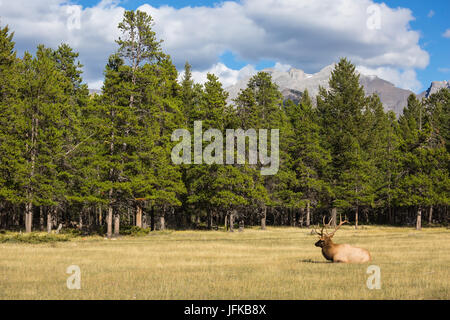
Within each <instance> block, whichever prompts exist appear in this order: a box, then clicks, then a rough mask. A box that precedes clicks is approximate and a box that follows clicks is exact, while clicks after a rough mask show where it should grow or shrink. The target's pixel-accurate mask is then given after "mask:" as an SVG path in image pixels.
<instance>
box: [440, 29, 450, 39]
mask: <svg viewBox="0 0 450 320" xmlns="http://www.w3.org/2000/svg"><path fill="white" fill-rule="evenodd" d="M442 36H443V37H444V38H450V29H447V30H445V32H444V33H443V34H442Z"/></svg>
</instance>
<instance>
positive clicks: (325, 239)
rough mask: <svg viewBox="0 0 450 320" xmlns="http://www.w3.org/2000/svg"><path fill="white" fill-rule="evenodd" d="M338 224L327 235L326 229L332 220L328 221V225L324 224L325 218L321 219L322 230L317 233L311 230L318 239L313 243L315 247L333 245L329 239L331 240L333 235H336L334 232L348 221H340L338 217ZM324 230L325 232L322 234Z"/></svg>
mask: <svg viewBox="0 0 450 320" xmlns="http://www.w3.org/2000/svg"><path fill="white" fill-rule="evenodd" d="M340 220H341V221H340V223H339V225H338V226H336V228H334V230H333V232H331V233H328V228H329V227H330V224H331V222H332V221H333V218H331V219H330V221H328V223H327V224H326V223H325V217H323V223H322V229H321V230H320V232H319V231H317V230H316V229H313V230H314V232H315V233H316V234H317V235H318V236H319V237H320V239H319V241H317V242H316V243H315V246H316V247H321V248H323V247H325V246H327V245H330V244H331V243H333V242H332V241H331V238H333V236H334V234H335V233H336V231H337V230H338V229H339V228H340V227H341V226H342V225H343V224H344V223H347V222H348V221H347V220H345V221H342V216H341V217H340ZM324 229H325V232H324Z"/></svg>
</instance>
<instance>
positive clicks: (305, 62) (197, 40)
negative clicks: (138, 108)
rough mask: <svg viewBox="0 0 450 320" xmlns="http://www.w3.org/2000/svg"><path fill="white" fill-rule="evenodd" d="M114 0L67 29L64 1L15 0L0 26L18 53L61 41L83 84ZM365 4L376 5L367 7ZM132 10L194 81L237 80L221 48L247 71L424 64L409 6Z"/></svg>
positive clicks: (303, 0)
mask: <svg viewBox="0 0 450 320" xmlns="http://www.w3.org/2000/svg"><path fill="white" fill-rule="evenodd" d="M168 3H170V2H169V1H168ZM119 4H120V2H119V1H114V0H103V1H102V2H101V3H99V4H98V5H96V6H94V7H91V8H84V9H83V10H82V11H81V16H80V25H79V28H68V27H67V26H68V25H67V21H68V19H69V15H68V11H67V8H68V7H69V6H70V5H69V4H67V1H66V0H46V1H29V0H15V1H11V2H9V3H8V6H5V5H4V6H2V9H1V16H2V20H1V23H2V24H5V23H6V24H9V25H10V27H11V28H12V29H13V30H14V31H15V41H16V43H17V47H18V48H19V52H20V53H22V52H23V51H24V50H25V49H27V50H32V51H34V48H35V47H36V45H37V44H38V43H44V44H45V45H48V46H52V47H56V46H57V45H58V44H59V43H61V42H63V41H64V42H67V43H69V44H70V45H71V46H72V47H74V49H75V50H77V51H79V52H80V59H81V62H82V63H83V64H85V66H86V67H85V70H86V73H85V79H86V81H88V82H89V83H90V84H91V83H92V85H98V81H101V79H102V70H103V69H104V66H105V64H106V61H107V58H108V55H109V54H111V53H113V52H114V51H115V50H116V48H117V46H116V44H115V43H114V40H115V39H117V38H118V31H117V24H118V23H119V21H120V20H121V18H122V15H123V12H124V9H123V8H122V7H120V5H119ZM369 7H371V8H376V9H377V10H371V11H368V10H367V8H369ZM24 8H26V10H24ZM139 9H140V10H143V11H146V12H148V13H150V14H151V15H152V16H153V18H154V20H155V23H156V24H155V31H156V32H157V36H158V37H159V38H162V39H163V40H164V43H163V48H164V50H165V51H166V52H167V53H169V54H170V55H171V56H172V59H173V61H174V63H175V65H176V66H177V67H178V68H180V69H182V68H183V66H184V63H185V61H186V60H188V61H189V62H190V63H191V65H192V66H193V70H194V71H195V72H198V75H196V76H197V77H198V78H199V79H204V75H205V74H206V72H207V71H212V72H217V73H219V74H220V75H219V76H220V77H221V79H222V80H223V81H225V82H226V83H229V82H231V81H234V80H233V79H237V78H238V77H239V74H240V73H242V72H243V71H242V70H232V69H229V68H227V67H226V66H225V65H223V64H221V63H220V58H219V57H220V56H221V55H222V54H223V53H224V52H225V51H231V52H233V54H235V55H236V57H237V58H238V59H239V60H244V61H248V62H249V63H250V66H248V68H250V69H251V68H252V67H251V65H255V64H257V63H258V62H260V61H263V60H269V61H278V62H279V64H278V65H277V68H284V69H285V68H287V66H293V67H296V68H301V69H303V70H305V71H306V72H308V73H314V72H317V71H319V70H320V69H321V68H323V67H324V66H326V65H329V64H331V63H332V62H334V61H337V60H338V58H339V57H343V56H346V57H349V58H350V59H351V60H352V61H353V62H354V63H356V64H357V65H360V66H364V67H366V68H370V69H372V70H384V69H385V70H395V71H396V72H397V74H398V75H399V76H398V78H399V79H402V76H401V75H404V74H406V73H408V74H409V75H410V76H413V75H414V74H413V73H412V72H410V71H414V69H416V68H424V67H426V66H427V65H428V63H429V55H428V53H427V52H426V51H425V50H423V49H422V48H421V47H420V45H419V33H418V32H416V31H413V30H411V27H410V25H409V23H410V21H412V20H414V17H413V16H412V13H411V11H410V10H409V9H403V8H396V9H393V8H389V7H388V6H386V5H385V4H374V3H373V1H372V0H321V1H313V0H283V1H281V0H242V1H241V2H231V1H225V2H222V3H219V4H216V5H215V6H214V7H185V8H181V9H176V8H173V7H171V6H161V7H159V8H155V7H152V6H150V5H148V4H145V5H143V6H141V7H140V8H139ZM368 12H369V13H368ZM373 14H379V16H377V18H379V21H380V28H368V27H367V26H368V23H367V21H368V19H371V18H373V16H372V15H373ZM447 32H448V33H449V35H450V31H449V30H448V31H447ZM383 68H384V69H383ZM402 70H407V71H402ZM200 74H203V75H200ZM411 81H412V84H414V82H415V81H417V80H416V78H414V79H412V80H411ZM405 82H406V79H403V80H402V83H405Z"/></svg>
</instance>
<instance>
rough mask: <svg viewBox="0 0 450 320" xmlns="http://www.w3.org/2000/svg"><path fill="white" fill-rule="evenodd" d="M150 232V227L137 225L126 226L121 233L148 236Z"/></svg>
mask: <svg viewBox="0 0 450 320" xmlns="http://www.w3.org/2000/svg"><path fill="white" fill-rule="evenodd" d="M149 233H150V229H148V228H147V229H144V228H140V227H137V226H126V227H123V228H121V230H120V234H121V235H126V236H132V237H142V236H147V235H148V234H149Z"/></svg>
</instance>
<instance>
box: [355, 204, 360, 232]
mask: <svg viewBox="0 0 450 320" xmlns="http://www.w3.org/2000/svg"><path fill="white" fill-rule="evenodd" d="M358 219H359V207H358V206H356V210H355V229H358Z"/></svg>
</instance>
